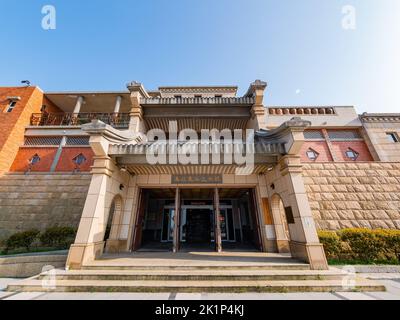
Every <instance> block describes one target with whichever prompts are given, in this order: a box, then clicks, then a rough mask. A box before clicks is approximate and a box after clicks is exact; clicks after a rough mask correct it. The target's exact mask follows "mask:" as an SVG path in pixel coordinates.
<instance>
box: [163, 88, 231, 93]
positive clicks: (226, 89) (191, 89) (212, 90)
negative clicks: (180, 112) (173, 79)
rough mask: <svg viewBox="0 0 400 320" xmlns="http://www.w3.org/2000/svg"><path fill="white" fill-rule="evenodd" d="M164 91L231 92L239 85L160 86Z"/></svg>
mask: <svg viewBox="0 0 400 320" xmlns="http://www.w3.org/2000/svg"><path fill="white" fill-rule="evenodd" d="M158 90H159V91H160V92H162V93H215V92H229V93H236V92H237V90H238V88H237V87H160V88H159V89H158Z"/></svg>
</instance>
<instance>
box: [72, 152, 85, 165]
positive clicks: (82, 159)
mask: <svg viewBox="0 0 400 320" xmlns="http://www.w3.org/2000/svg"><path fill="white" fill-rule="evenodd" d="M72 161H74V163H75V164H76V165H77V166H80V165H81V164H82V163H84V162H85V161H86V157H85V156H84V155H83V154H82V153H80V154H78V155H77V156H76V157H75V158H74V159H72Z"/></svg>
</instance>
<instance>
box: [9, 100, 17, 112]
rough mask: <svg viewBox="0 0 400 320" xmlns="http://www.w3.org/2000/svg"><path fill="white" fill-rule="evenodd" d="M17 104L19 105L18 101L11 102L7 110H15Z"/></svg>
mask: <svg viewBox="0 0 400 320" xmlns="http://www.w3.org/2000/svg"><path fill="white" fill-rule="evenodd" d="M16 105H17V101H11V102H10V104H9V105H8V108H7V112H8V113H9V112H11V111H13V110H14V108H15V106H16Z"/></svg>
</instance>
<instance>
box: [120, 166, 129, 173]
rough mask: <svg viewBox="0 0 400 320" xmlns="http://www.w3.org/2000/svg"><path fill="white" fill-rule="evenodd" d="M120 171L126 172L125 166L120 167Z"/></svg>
mask: <svg viewBox="0 0 400 320" xmlns="http://www.w3.org/2000/svg"><path fill="white" fill-rule="evenodd" d="M120 170H121V172H127V171H128V170H127V169H126V167H121V169H120Z"/></svg>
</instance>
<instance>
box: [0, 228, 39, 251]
mask: <svg viewBox="0 0 400 320" xmlns="http://www.w3.org/2000/svg"><path fill="white" fill-rule="evenodd" d="M39 233H40V231H39V230H36V229H33V230H28V231H24V232H18V233H15V234H13V235H11V236H10V237H9V238H8V239H7V241H6V249H5V251H6V252H8V251H9V250H13V249H17V248H25V249H26V250H27V251H29V250H30V249H31V246H32V243H33V242H35V240H37V237H38V235H39Z"/></svg>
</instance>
